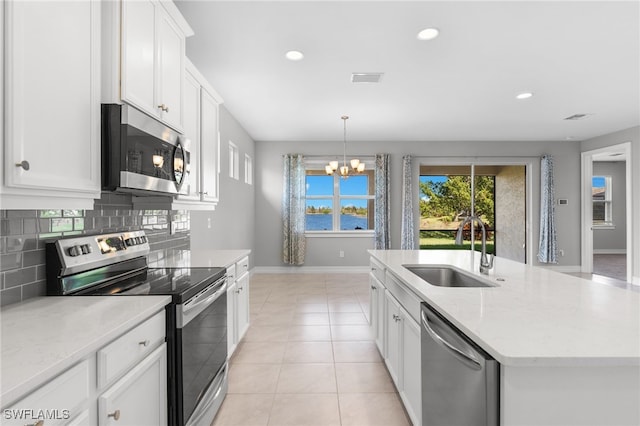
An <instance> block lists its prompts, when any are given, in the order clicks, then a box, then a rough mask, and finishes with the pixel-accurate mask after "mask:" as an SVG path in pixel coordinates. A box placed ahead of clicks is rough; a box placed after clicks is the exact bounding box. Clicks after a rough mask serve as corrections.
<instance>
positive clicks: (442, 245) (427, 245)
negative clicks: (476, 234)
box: [420, 238, 494, 253]
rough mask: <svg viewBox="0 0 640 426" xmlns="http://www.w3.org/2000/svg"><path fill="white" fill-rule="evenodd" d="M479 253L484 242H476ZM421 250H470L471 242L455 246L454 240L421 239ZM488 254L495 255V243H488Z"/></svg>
mask: <svg viewBox="0 0 640 426" xmlns="http://www.w3.org/2000/svg"><path fill="white" fill-rule="evenodd" d="M475 248H476V250H477V251H480V250H481V249H482V242H481V241H475ZM420 249H421V250H425V249H426V250H470V249H471V241H464V242H463V243H462V245H460V246H458V245H456V244H455V240H454V239H452V238H420ZM487 253H494V244H493V241H487Z"/></svg>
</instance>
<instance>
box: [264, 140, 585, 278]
mask: <svg viewBox="0 0 640 426" xmlns="http://www.w3.org/2000/svg"><path fill="white" fill-rule="evenodd" d="M255 146H256V219H257V221H258V223H257V224H256V240H255V241H256V246H255V248H256V249H255V262H256V263H255V264H256V266H268V267H278V266H283V263H282V224H281V218H280V206H281V202H282V200H281V196H282V155H283V154H286V153H302V154H306V155H335V154H336V153H339V152H340V151H341V144H340V143H339V142H304V143H294V142H257V143H256V145H255ZM347 150H348V152H349V153H351V154H352V155H354V156H356V155H357V156H364V155H373V154H376V153H389V154H391V166H390V173H391V191H390V197H391V218H390V221H391V247H392V248H394V249H397V248H400V222H401V189H402V156H403V155H404V154H412V155H415V156H420V157H429V156H442V157H483V158H498V157H535V160H536V161H534V167H533V170H532V174H533V176H532V179H533V215H532V216H533V217H532V218H531V225H532V232H533V236H534V239H533V241H534V242H535V244H534V247H532V248H531V249H532V250H534V253H537V239H538V238H537V236H538V232H539V231H538V229H539V225H538V223H537V222H538V220H539V219H538V218H539V193H540V191H539V188H540V184H539V180H540V162H539V160H538V159H537V158H538V157H540V156H541V155H543V154H551V155H553V156H554V159H555V164H556V165H557V166H556V169H555V173H556V176H555V183H556V197H557V198H568V199H569V200H570V202H569V204H568V205H566V206H561V207H560V206H558V208H557V210H556V212H557V223H558V243H559V247H560V248H561V249H563V250H564V251H565V256H564V257H561V258H560V262H559V265H558V266H560V267H563V268H566V269H570V270H576V271H577V270H579V265H580V143H579V142H574V141H559V142H533V141H521V142H348V147H347ZM415 204H416V210H417V204H418V203H415ZM372 246H373V241H372V240H369V239H366V238H358V239H357V240H354V239H348V238H326V239H318V238H315V239H308V240H307V256H308V257H307V262H305V266H312V267H313V266H366V265H367V259H368V257H367V256H366V249H367V248H371V247H372ZM338 247H344V250H345V258H344V259H340V258H338V256H337V251H338V250H337V248H338ZM534 258H535V256H534ZM534 264H537V261H535V260H534Z"/></svg>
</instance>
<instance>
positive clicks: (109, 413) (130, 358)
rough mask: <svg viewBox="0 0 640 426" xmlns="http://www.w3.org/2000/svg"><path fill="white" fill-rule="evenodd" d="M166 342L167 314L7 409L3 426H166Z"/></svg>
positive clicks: (157, 316) (95, 354)
mask: <svg viewBox="0 0 640 426" xmlns="http://www.w3.org/2000/svg"><path fill="white" fill-rule="evenodd" d="M164 340H165V312H164V310H163V311H161V312H159V313H157V314H156V315H154V316H152V317H151V318H149V319H147V320H146V321H144V322H142V323H141V324H139V325H137V326H135V327H134V328H133V329H131V330H129V331H127V332H126V333H124V334H123V335H121V336H119V337H118V338H116V339H114V340H112V341H111V342H110V343H108V344H106V345H105V346H103V347H102V348H101V349H100V350H98V351H97V352H94V353H92V354H91V355H90V356H88V357H87V358H85V359H83V360H82V361H80V362H78V363H76V364H75V365H73V366H72V367H70V368H69V369H67V370H66V371H64V372H62V373H61V374H59V375H58V376H56V377H54V378H53V379H51V380H49V381H48V382H46V383H42V384H39V385H37V386H36V387H34V389H33V390H32V391H31V392H29V393H28V394H27V395H26V396H25V397H24V398H22V399H21V400H19V401H18V402H16V403H13V404H11V405H10V406H9V407H3V417H2V422H1V423H2V425H3V426H4V425H7V426H14V425H15V426H24V425H29V424H33V425H46V426H57V425H67V426H95V425H100V426H102V425H111V424H113V425H118V426H119V425H130V426H146V425H148V426H163V425H166V424H167V348H166V343H165V341H164ZM101 354H102V355H101ZM105 373H106V374H105ZM110 373H113V374H110ZM101 377H103V379H101ZM40 420H42V421H43V423H38V421H40Z"/></svg>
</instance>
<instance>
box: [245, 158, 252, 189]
mask: <svg viewBox="0 0 640 426" xmlns="http://www.w3.org/2000/svg"><path fill="white" fill-rule="evenodd" d="M244 183H246V184H248V185H253V159H252V158H251V156H250V155H249V154H245V155H244Z"/></svg>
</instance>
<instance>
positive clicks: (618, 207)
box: [581, 142, 633, 282]
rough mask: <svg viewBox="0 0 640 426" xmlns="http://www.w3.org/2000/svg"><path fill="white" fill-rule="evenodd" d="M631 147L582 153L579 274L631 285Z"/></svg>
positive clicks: (624, 145) (618, 146) (617, 147)
mask: <svg viewBox="0 0 640 426" xmlns="http://www.w3.org/2000/svg"><path fill="white" fill-rule="evenodd" d="M630 154H631V144H630V143H629V142H627V143H622V144H619V145H613V146H609V147H605V148H601V149H596V150H592V151H587V152H583V153H582V206H581V210H582V242H583V243H582V253H581V263H582V273H586V274H596V275H600V276H605V277H609V278H614V279H618V280H621V281H626V282H631V274H632V271H631V267H630V265H631V260H632V259H633V257H632V243H631V168H630V162H629V161H630Z"/></svg>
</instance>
